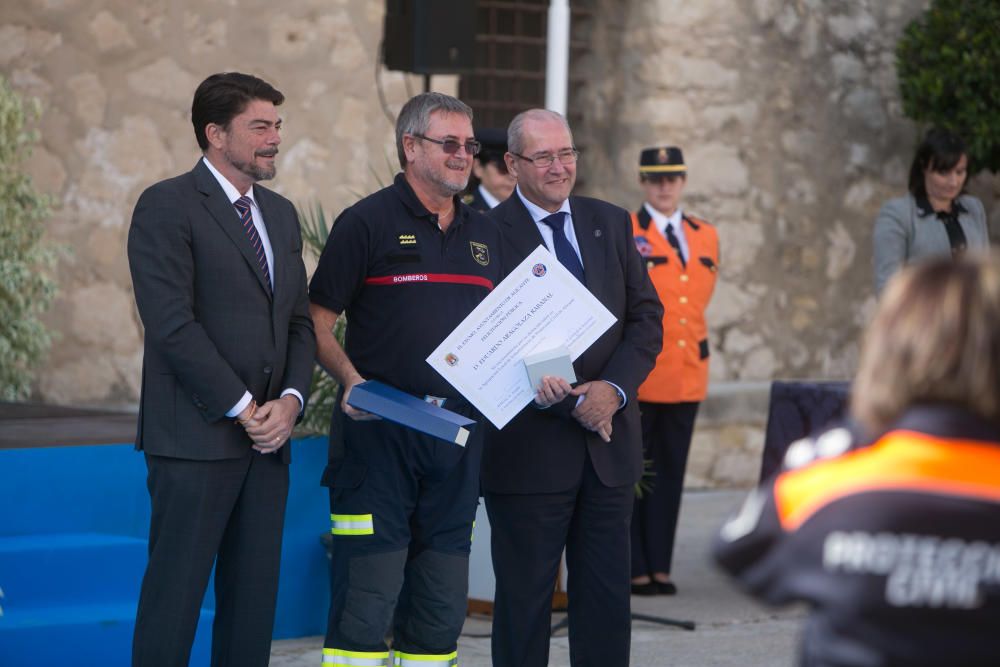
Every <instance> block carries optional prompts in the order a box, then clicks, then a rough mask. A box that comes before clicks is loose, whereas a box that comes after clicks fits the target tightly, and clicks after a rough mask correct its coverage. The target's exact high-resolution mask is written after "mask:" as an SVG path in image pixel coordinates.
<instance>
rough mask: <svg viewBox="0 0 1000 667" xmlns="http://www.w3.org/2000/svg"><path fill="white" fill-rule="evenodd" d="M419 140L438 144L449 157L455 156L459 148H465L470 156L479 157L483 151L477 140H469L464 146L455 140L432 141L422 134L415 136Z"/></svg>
mask: <svg viewBox="0 0 1000 667" xmlns="http://www.w3.org/2000/svg"><path fill="white" fill-rule="evenodd" d="M413 136H414V137H416V138H417V139H423V140H424V141H429V142H431V143H432V144H437V145H438V146H440V147H441V150H443V151H444V152H445V154H447V155H454V154H455V153H457V152H458V149H459V148H464V149H465V152H466V153H468V154H469V155H478V154H479V151H480V150H481V149H482V147H483V145H482V144H481V143H479V142H478V141H476V140H475V139H469V140H468V141H466V142H465V143H464V144H460V143H458V142H457V141H455V140H454V139H444V140H443V141H442V140H441V139H431V138H430V137H425V136H424V135H422V134H416V133H414V134H413Z"/></svg>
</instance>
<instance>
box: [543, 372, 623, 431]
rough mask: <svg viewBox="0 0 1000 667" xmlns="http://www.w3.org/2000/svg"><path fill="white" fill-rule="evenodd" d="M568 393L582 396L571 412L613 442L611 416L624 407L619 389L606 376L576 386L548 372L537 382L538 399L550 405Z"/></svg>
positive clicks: (587, 427)
mask: <svg viewBox="0 0 1000 667" xmlns="http://www.w3.org/2000/svg"><path fill="white" fill-rule="evenodd" d="M567 396H583V400H582V401H579V403H577V406H576V407H575V408H574V409H573V412H572V413H571V414H572V415H573V418H574V419H576V421H577V422H579V423H580V426H582V427H583V428H585V429H587V430H588V431H594V432H595V433H597V435H599V436H601V440H603V441H604V442H611V419H612V417H614V415H615V413H616V412H617V411H618V408H620V407H621V400H620V399H619V397H618V390H617V389H615V388H614V386H613V385H611V384H610V383H608V382H605V381H604V380H594V381H591V382H584V383H583V384H581V385H579V386H578V387H576V388H575V389H574V388H573V387H572V386H570V384H569V382H567V381H566V380H565V379H564V378H560V377H554V376H551V375H545V376H543V377H542V380H541V382H540V383H539V384H538V390H537V392H536V393H535V403H536V404H537V405H539V406H541V407H543V408H547V407H550V406H552V405H555V404H556V403H559V402H560V401H562V400H563V399H564V398H566V397H567Z"/></svg>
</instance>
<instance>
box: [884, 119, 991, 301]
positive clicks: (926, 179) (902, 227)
mask: <svg viewBox="0 0 1000 667" xmlns="http://www.w3.org/2000/svg"><path fill="white" fill-rule="evenodd" d="M968 169H969V157H968V155H967V153H966V150H965V143H964V142H963V141H962V139H961V138H959V137H958V136H957V135H955V134H953V133H952V132H949V131H948V130H942V129H937V128H935V129H932V130H930V131H929V132H928V133H927V136H926V137H925V138H924V141H923V143H921V144H920V146H919V147H918V148H917V154H916V156H914V158H913V163H912V164H911V165H910V180H909V190H910V194H908V195H906V196H904V197H898V198H896V199H891V200H889V201H888V202H886V203H885V205H883V206H882V210H881V211H879V214H878V218H876V220H875V232H874V238H873V244H874V246H873V260H874V269H875V291H876V293H880V292H881V291H882V288H883V287H884V286H885V283H886V281H887V280H888V279H889V277H890V276H892V275H893V274H894V273H896V271H898V270H899V268H900V267H901V266H903V265H904V264H908V263H910V262H911V261H913V260H917V259H922V258H925V257H937V256H952V257H958V256H960V255H961V254H962V253H964V252H965V251H966V250H967V249H974V248H988V247H989V239H988V236H987V230H986V212H985V211H984V210H983V204H982V202H980V201H979V200H978V199H976V198H975V197H973V196H972V195H968V194H965V184H966V181H967V180H968Z"/></svg>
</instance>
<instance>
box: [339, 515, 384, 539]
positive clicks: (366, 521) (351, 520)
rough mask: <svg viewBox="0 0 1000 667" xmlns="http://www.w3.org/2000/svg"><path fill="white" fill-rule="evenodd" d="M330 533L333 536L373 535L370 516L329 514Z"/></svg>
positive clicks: (373, 529)
mask: <svg viewBox="0 0 1000 667" xmlns="http://www.w3.org/2000/svg"><path fill="white" fill-rule="evenodd" d="M330 532H331V533H333V534H334V535H374V534H375V523H374V522H373V521H372V515H371V514H331V515H330Z"/></svg>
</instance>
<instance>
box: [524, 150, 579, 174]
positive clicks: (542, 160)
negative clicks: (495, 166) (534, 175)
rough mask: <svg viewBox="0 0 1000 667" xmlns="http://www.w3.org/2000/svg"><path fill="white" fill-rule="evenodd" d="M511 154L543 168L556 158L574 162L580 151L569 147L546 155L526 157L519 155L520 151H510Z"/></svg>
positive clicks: (569, 162) (561, 160)
mask: <svg viewBox="0 0 1000 667" xmlns="http://www.w3.org/2000/svg"><path fill="white" fill-rule="evenodd" d="M511 155H513V156H514V157H519V158H521V159H522V160H527V161H528V162H530V163H531V164H533V165H535V166H536V167H539V168H541V169H545V168H547V167H551V166H552V163H553V162H555V161H556V159H558V160H559V161H560V162H561V163H563V164H573V163H575V162H576V159H577V158H578V157H580V151H578V150H576V149H575V148H570V149H568V150H565V151H559V152H558V153H556V154H555V155H548V154H546V155H539V156H537V157H528V156H527V155H521V154H520V153H511Z"/></svg>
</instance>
